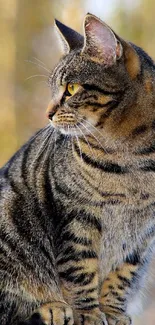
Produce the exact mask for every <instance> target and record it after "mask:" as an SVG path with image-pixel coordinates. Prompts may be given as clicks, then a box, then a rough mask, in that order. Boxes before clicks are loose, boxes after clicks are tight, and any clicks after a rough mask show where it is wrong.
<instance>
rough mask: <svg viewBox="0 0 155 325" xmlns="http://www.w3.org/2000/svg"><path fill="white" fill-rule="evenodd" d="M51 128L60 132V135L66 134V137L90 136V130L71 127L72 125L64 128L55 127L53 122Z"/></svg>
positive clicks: (76, 126)
mask: <svg viewBox="0 0 155 325" xmlns="http://www.w3.org/2000/svg"><path fill="white" fill-rule="evenodd" d="M50 124H51V127H52V128H53V129H55V130H56V131H59V132H60V133H62V134H64V135H71V136H75V137H76V136H84V135H88V134H89V133H90V132H89V129H88V128H87V129H86V128H84V127H83V126H80V127H79V126H78V125H75V126H71V125H69V124H68V125H66V126H62V125H58V124H57V125H55V124H54V123H53V122H52V121H50Z"/></svg>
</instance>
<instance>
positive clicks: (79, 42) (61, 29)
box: [55, 19, 84, 55]
mask: <svg viewBox="0 0 155 325" xmlns="http://www.w3.org/2000/svg"><path fill="white" fill-rule="evenodd" d="M55 26H56V30H57V32H58V35H59V40H60V43H61V47H62V52H63V54H64V55H65V54H68V53H69V52H70V51H72V50H75V49H80V48H82V47H83V44H84V38H83V36H82V35H80V34H79V33H77V32H76V31H74V30H73V29H72V28H70V27H67V26H66V25H64V24H62V23H61V22H60V21H59V20H57V19H55Z"/></svg>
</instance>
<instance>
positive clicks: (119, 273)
mask: <svg viewBox="0 0 155 325" xmlns="http://www.w3.org/2000/svg"><path fill="white" fill-rule="evenodd" d="M144 269H145V263H144V259H143V260H141V259H140V257H139V254H138V253H136V252H134V253H133V254H131V255H130V256H129V257H128V258H127V259H126V262H125V263H123V264H121V265H120V266H119V267H117V268H116V270H115V271H112V272H110V273H109V274H108V277H107V278H106V279H105V280H104V282H103V285H102V288H101V293H100V309H101V310H102V311H103V312H104V313H105V314H106V317H107V320H108V324H109V325H116V324H117V325H130V324H132V320H131V317H130V315H129V314H128V303H129V301H130V300H131V299H133V298H131V297H133V296H134V294H136V293H137V291H138V290H139V286H140V280H141V277H142V274H144V272H143V271H144Z"/></svg>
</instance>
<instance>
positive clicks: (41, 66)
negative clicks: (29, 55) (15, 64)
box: [25, 60, 51, 73]
mask: <svg viewBox="0 0 155 325" xmlns="http://www.w3.org/2000/svg"><path fill="white" fill-rule="evenodd" d="M25 62H28V63H32V64H34V65H36V66H38V67H40V68H42V69H44V70H45V71H47V72H49V73H51V71H50V70H49V69H47V68H46V67H44V66H43V65H41V64H39V63H36V62H33V61H31V60H25Z"/></svg>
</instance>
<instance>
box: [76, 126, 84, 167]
mask: <svg viewBox="0 0 155 325" xmlns="http://www.w3.org/2000/svg"><path fill="white" fill-rule="evenodd" d="M78 128H79V127H78ZM79 129H80V128H79ZM80 132H81V131H80ZM74 133H75V138H76V141H77V144H78V147H79V151H80V158H81V161H83V157H82V150H81V146H80V141H79V138H78V135H77V134H76V132H75V131H74Z"/></svg>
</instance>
